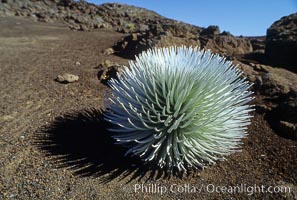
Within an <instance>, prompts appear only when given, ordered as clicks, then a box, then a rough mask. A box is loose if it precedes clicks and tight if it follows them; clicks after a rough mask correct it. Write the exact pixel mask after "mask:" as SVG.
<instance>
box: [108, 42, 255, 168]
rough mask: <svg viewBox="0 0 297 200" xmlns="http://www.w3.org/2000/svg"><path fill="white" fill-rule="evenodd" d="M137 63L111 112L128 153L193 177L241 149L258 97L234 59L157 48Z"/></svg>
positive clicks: (119, 84) (116, 87)
mask: <svg viewBox="0 0 297 200" xmlns="http://www.w3.org/2000/svg"><path fill="white" fill-rule="evenodd" d="M129 64H130V67H124V69H123V70H122V72H121V73H120V74H118V80H116V79H112V80H110V81H109V85H110V87H111V88H112V96H111V98H110V100H111V103H110V105H109V112H107V113H106V114H105V118H106V120H108V121H109V122H111V123H112V124H113V126H114V127H113V128H112V129H110V131H112V132H113V133H114V135H113V137H114V138H115V139H116V140H117V142H118V143H119V144H124V145H127V146H128V147H129V150H128V151H127V155H129V154H130V155H133V156H137V157H140V158H141V159H142V160H143V161H144V162H145V163H148V162H153V163H155V164H157V165H158V166H159V167H161V168H163V167H165V168H166V169H178V170H179V171H186V170H187V169H188V168H204V167H205V166H206V165H208V164H211V163H214V162H215V161H217V160H220V159H224V157H225V156H226V155H229V154H231V153H233V152H235V151H239V150H240V145H241V144H242V138H244V137H245V136H246V131H247V125H249V124H250V118H251V115H250V114H249V112H250V111H251V110H252V108H251V105H249V104H248V103H249V102H250V101H251V100H252V97H251V94H252V92H251V91H249V88H250V86H251V85H250V84H249V83H248V82H247V81H246V80H245V79H244V78H242V72H241V71H240V70H239V69H237V68H236V66H234V65H232V63H231V62H230V61H226V59H225V58H224V57H220V56H219V55H217V54H213V53H211V52H210V51H209V50H200V49H199V48H192V47H189V48H188V47H184V46H183V47H169V48H154V49H150V50H147V51H146V52H143V53H141V54H140V55H139V56H137V57H136V60H135V61H130V62H129Z"/></svg>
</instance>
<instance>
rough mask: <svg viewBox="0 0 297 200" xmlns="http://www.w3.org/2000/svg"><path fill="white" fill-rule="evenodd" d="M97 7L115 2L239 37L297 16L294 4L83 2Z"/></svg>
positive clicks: (293, 0)
mask: <svg viewBox="0 0 297 200" xmlns="http://www.w3.org/2000/svg"><path fill="white" fill-rule="evenodd" d="M86 1H87V2H90V3H94V4H96V5H100V4H102V3H108V2H117V3H122V4H128V5H134V6H138V7H142V8H146V9H149V10H153V11H155V12H157V13H159V14H160V15H162V16H164V17H167V18H171V19H175V20H179V21H183V22H186V23H190V24H193V25H197V26H201V27H207V26H209V25H218V26H219V27H220V30H221V31H229V32H231V33H232V34H233V35H236V36H239V35H243V36H262V35H266V29H267V28H268V27H269V26H270V25H271V24H272V23H273V22H274V21H276V20H278V19H280V18H281V17H283V16H285V15H289V14H292V13H296V12H297V0H242V1H240V0H183V1H178V0H176V1H173V0H171V1H170V0H114V1H113V0H110V1H108V0H107V1H105V0H86Z"/></svg>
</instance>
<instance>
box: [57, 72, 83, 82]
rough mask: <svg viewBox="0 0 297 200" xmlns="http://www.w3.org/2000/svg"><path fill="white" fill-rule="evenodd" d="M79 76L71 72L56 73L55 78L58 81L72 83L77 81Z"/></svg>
mask: <svg viewBox="0 0 297 200" xmlns="http://www.w3.org/2000/svg"><path fill="white" fill-rule="evenodd" d="M78 79H79V77H78V76H77V75H73V74H68V73H66V74H63V75H58V76H57V78H56V81H57V82H59V83H72V82H75V81H78Z"/></svg>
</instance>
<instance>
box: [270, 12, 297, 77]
mask: <svg viewBox="0 0 297 200" xmlns="http://www.w3.org/2000/svg"><path fill="white" fill-rule="evenodd" d="M265 53H266V55H267V57H268V59H269V62H270V63H271V64H273V65H276V66H280V67H285V68H287V69H289V70H291V71H294V72H297V13H295V14H292V15H289V16H286V17H282V18H281V19H280V20H278V21H276V22H274V23H273V24H272V25H271V26H270V28H268V30H267V39H266V50H265Z"/></svg>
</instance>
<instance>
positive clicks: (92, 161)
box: [34, 109, 184, 183]
mask: <svg viewBox="0 0 297 200" xmlns="http://www.w3.org/2000/svg"><path fill="white" fill-rule="evenodd" d="M110 126H111V124H110V123H108V122H107V121H106V120H104V119H103V112H101V111H99V110H96V109H89V110H83V111H82V112H76V113H68V114H65V115H63V116H61V117H58V118H56V119H55V120H54V121H53V122H52V123H50V124H49V125H46V126H43V127H42V128H41V129H40V130H39V131H38V133H36V135H35V136H36V137H35V141H34V144H35V145H36V146H37V147H38V148H39V149H40V150H41V151H42V152H43V153H44V154H45V155H46V156H48V157H50V160H51V161H52V162H53V163H54V164H55V165H56V166H57V167H61V168H67V169H70V170H71V171H73V173H74V174H75V175H78V176H83V177H86V176H93V177H102V179H101V181H102V183H104V182H109V181H112V180H113V179H115V178H116V177H119V176H121V177H123V178H124V177H126V176H128V175H129V177H130V179H129V180H128V182H130V181H132V180H133V179H138V180H142V179H146V180H149V179H159V178H168V179H169V178H170V177H172V176H176V177H182V176H183V175H184V174H181V173H179V172H173V173H168V172H167V171H165V170H162V169H159V168H155V167H153V166H151V165H143V164H142V162H141V161H140V160H138V159H136V158H133V157H130V156H125V152H126V150H127V149H126V148H125V147H123V146H121V145H117V144H115V143H116V141H115V140H114V139H113V138H112V137H111V133H110V132H109V131H108V128H109V127H110ZM130 175H131V176H130ZM144 177H146V178H144Z"/></svg>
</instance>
